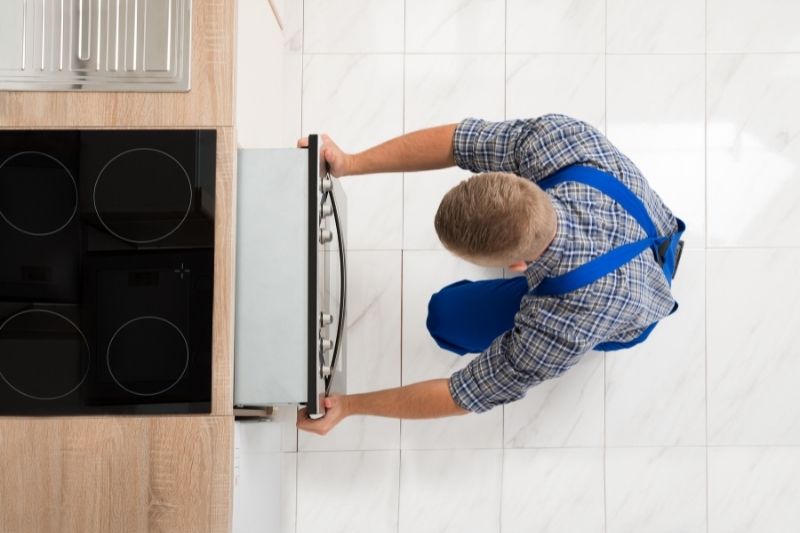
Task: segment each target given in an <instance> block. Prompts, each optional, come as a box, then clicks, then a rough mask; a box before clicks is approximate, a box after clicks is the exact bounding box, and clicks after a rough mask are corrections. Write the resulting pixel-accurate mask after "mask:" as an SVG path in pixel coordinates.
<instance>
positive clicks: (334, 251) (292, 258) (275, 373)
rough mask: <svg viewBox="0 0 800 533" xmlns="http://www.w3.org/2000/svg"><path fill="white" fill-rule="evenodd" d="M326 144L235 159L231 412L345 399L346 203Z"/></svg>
mask: <svg viewBox="0 0 800 533" xmlns="http://www.w3.org/2000/svg"><path fill="white" fill-rule="evenodd" d="M320 149H321V140H320V138H319V136H317V135H310V136H309V145H308V148H306V149H302V148H298V149H294V148H290V149H242V150H239V154H238V171H237V175H238V181H237V209H236V211H237V229H236V234H237V237H236V319H235V348H234V405H235V407H236V408H237V409H236V413H237V414H242V415H244V414H247V413H255V414H258V413H263V409H264V408H268V407H272V406H276V405H279V404H305V405H306V406H307V408H308V412H309V415H311V416H312V417H319V416H322V415H324V406H323V402H322V399H323V398H324V397H325V396H326V395H329V394H331V393H334V392H336V393H343V392H345V391H346V371H345V369H346V365H345V360H346V355H345V353H346V346H345V344H346V328H345V321H346V310H347V262H346V253H345V252H346V245H345V233H346V209H347V206H346V198H345V195H344V193H343V192H342V188H341V185H340V184H339V183H338V180H337V179H335V178H333V177H332V176H330V175H329V173H328V172H327V167H326V165H325V162H324V160H323V158H322V157H321V154H320Z"/></svg>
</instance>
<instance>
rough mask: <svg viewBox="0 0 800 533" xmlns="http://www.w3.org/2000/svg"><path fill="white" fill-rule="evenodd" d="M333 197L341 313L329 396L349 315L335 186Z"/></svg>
mask: <svg viewBox="0 0 800 533" xmlns="http://www.w3.org/2000/svg"><path fill="white" fill-rule="evenodd" d="M328 179H330V180H334V179H337V178H334V177H332V176H331V175H330V174H328ZM327 194H328V196H330V199H331V208H332V211H333V221H334V223H335V224H336V240H337V242H338V244H339V288H340V290H339V313H338V319H339V320H338V323H337V325H336V342H335V344H334V346H333V356H332V357H331V364H330V369H331V373H330V375H329V376H327V377H326V378H325V396H328V395H329V394H330V391H331V384H332V382H333V376H334V372H335V369H336V363H337V362H338V359H339V354H340V352H341V350H342V338H343V337H344V327H345V320H346V316H347V260H346V257H345V256H346V253H345V243H344V229H343V228H342V222H341V217H340V216H339V208H338V207H337V205H336V196H335V195H334V194H333V187H331V190H330V191H328V192H327Z"/></svg>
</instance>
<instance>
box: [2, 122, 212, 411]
mask: <svg viewBox="0 0 800 533" xmlns="http://www.w3.org/2000/svg"><path fill="white" fill-rule="evenodd" d="M215 167H216V132H215V131H213V130H199V131H198V130H155V131H136V130H83V131H30V130H26V131H0V414H3V415H23V414H36V415H57V414H99V413H131V414H143V413H187V412H194V413H197V412H209V411H210V405H211V316H212V305H213V277H214V266H213V265H214V181H215Z"/></svg>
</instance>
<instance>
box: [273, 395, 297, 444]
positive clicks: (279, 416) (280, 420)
mask: <svg viewBox="0 0 800 533" xmlns="http://www.w3.org/2000/svg"><path fill="white" fill-rule="evenodd" d="M271 422H272V423H273V424H276V425H277V426H278V427H280V432H281V439H280V442H281V444H280V451H282V452H296V451H297V405H295V404H291V405H277V406H274V410H273V413H272V420H271Z"/></svg>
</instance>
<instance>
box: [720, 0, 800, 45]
mask: <svg viewBox="0 0 800 533" xmlns="http://www.w3.org/2000/svg"><path fill="white" fill-rule="evenodd" d="M707 3H708V7H707V9H708V51H709V52H800V34H798V32H797V21H798V20H800V3H797V2H794V1H792V0H761V1H759V2H752V1H749V0H707Z"/></svg>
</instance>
